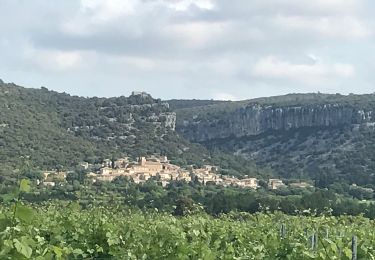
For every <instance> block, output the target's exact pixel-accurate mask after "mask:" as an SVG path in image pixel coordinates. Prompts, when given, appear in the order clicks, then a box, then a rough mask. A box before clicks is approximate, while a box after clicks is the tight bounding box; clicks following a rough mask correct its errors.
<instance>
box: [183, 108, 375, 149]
mask: <svg viewBox="0 0 375 260" xmlns="http://www.w3.org/2000/svg"><path fill="white" fill-rule="evenodd" d="M373 121H375V116H373V111H366V110H361V109H357V108H354V107H352V106H350V105H346V104H325V105H308V106H290V107H275V106H262V105H254V104H253V105H249V106H247V107H245V108H240V109H237V110H236V111H234V112H232V113H230V114H229V115H226V116H222V117H217V118H215V119H211V118H208V119H204V117H202V116H199V115H198V116H194V117H193V118H191V119H189V120H185V121H183V122H182V124H180V125H178V131H179V132H180V133H182V134H183V135H184V136H185V137H187V138H188V139H190V140H193V141H198V142H202V141H207V140H211V139H217V138H227V137H230V136H235V137H241V136H246V135H258V134H261V133H263V132H266V131H269V130H288V129H296V128H300V127H338V126H343V125H350V124H362V123H367V122H373Z"/></svg>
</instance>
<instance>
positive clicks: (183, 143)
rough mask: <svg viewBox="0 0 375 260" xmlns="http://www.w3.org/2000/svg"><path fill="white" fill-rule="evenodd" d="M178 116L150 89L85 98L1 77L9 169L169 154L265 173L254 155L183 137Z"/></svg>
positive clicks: (3, 158)
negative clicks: (245, 157) (241, 155)
mask: <svg viewBox="0 0 375 260" xmlns="http://www.w3.org/2000/svg"><path fill="white" fill-rule="evenodd" d="M175 122H176V114H175V113H174V112H171V109H170V108H169V104H168V103H166V102H163V101H161V100H160V99H154V98H152V97H151V96H150V95H148V94H146V93H135V94H134V95H131V96H129V97H124V96H121V97H115V98H97V97H93V98H84V97H77V96H71V95H69V94H66V93H57V92H54V91H50V90H48V89H47V88H41V89H30V88H23V87H20V86H17V85H15V84H13V83H11V84H5V83H3V82H0V169H1V172H2V173H9V172H11V171H12V170H13V169H15V168H19V167H20V165H22V164H23V162H25V161H27V162H30V163H31V164H32V167H34V168H39V169H56V168H65V169H66V168H69V167H74V166H76V165H77V164H79V163H80V162H82V161H88V162H90V163H101V161H102V159H104V158H112V157H113V158H119V157H121V156H131V157H137V156H140V155H150V154H163V155H167V156H168V157H169V158H170V159H171V160H172V162H174V163H176V164H178V165H181V166H187V165H189V164H196V165H199V164H203V163H215V164H217V165H220V166H222V168H223V169H227V172H228V173H232V174H236V175H240V174H252V175H257V174H261V173H260V172H261V170H259V169H257V167H256V166H255V165H254V163H253V162H251V161H245V160H242V161H241V159H239V158H236V157H233V156H226V155H224V154H218V153H213V152H209V151H207V150H206V149H205V148H204V147H203V146H201V145H198V144H193V143H190V142H189V141H187V140H185V139H184V138H182V137H180V136H179V135H178V134H177V133H176V132H175V130H174V128H175ZM238 160H240V162H239V161H238ZM232 165H233V166H232ZM238 165H241V166H240V167H239V166H238Z"/></svg>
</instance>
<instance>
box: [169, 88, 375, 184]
mask: <svg viewBox="0 0 375 260" xmlns="http://www.w3.org/2000/svg"><path fill="white" fill-rule="evenodd" d="M186 103H187V101H183V104H184V107H180V108H178V105H175V107H177V109H176V110H175V112H176V113H177V118H178V120H177V127H176V129H177V131H178V132H179V133H180V134H181V135H183V136H185V137H186V138H188V139H189V140H191V141H193V142H199V143H201V144H203V145H205V146H206V147H207V148H208V149H218V148H219V149H221V151H223V152H226V153H232V154H236V155H240V156H243V157H244V158H247V159H252V160H255V161H256V162H257V163H258V164H260V165H267V166H269V167H272V168H273V170H274V171H275V172H276V173H277V174H278V175H280V176H282V177H284V178H313V179H315V180H316V181H317V182H316V183H317V184H318V185H320V186H322V187H326V186H329V185H332V184H334V183H335V182H345V183H347V184H351V183H357V184H358V185H362V186H363V185H375V175H374V173H375V94H367V95H354V94H351V95H340V94H335V95H329V94H320V93H316V94H289V95H285V96H277V97H270V98H259V99H253V100H245V101H238V102H229V101H228V102H222V103H214V104H207V105H194V104H195V103H196V102H194V101H191V103H190V106H188V105H187V104H186ZM374 187H375V186H374Z"/></svg>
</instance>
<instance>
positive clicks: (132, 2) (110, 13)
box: [81, 0, 139, 21]
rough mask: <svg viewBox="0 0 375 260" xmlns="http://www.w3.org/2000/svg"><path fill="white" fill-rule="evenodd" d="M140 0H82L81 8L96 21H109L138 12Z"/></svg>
mask: <svg viewBox="0 0 375 260" xmlns="http://www.w3.org/2000/svg"><path fill="white" fill-rule="evenodd" d="M138 4H139V0H81V10H82V11H83V12H84V13H87V14H89V15H91V17H92V19H94V20H96V21H108V20H111V19H115V18H117V17H119V16H123V15H132V14H135V12H136V7H137V5H138Z"/></svg>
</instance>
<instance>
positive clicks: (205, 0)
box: [166, 0, 214, 11]
mask: <svg viewBox="0 0 375 260" xmlns="http://www.w3.org/2000/svg"><path fill="white" fill-rule="evenodd" d="M166 4H167V6H168V7H170V8H173V9H175V10H176V11H186V10H188V9H189V8H190V7H191V6H196V7H198V8H201V9H206V10H211V9H212V8H214V3H213V2H212V1H211V0H176V1H170V0H169V1H166Z"/></svg>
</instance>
